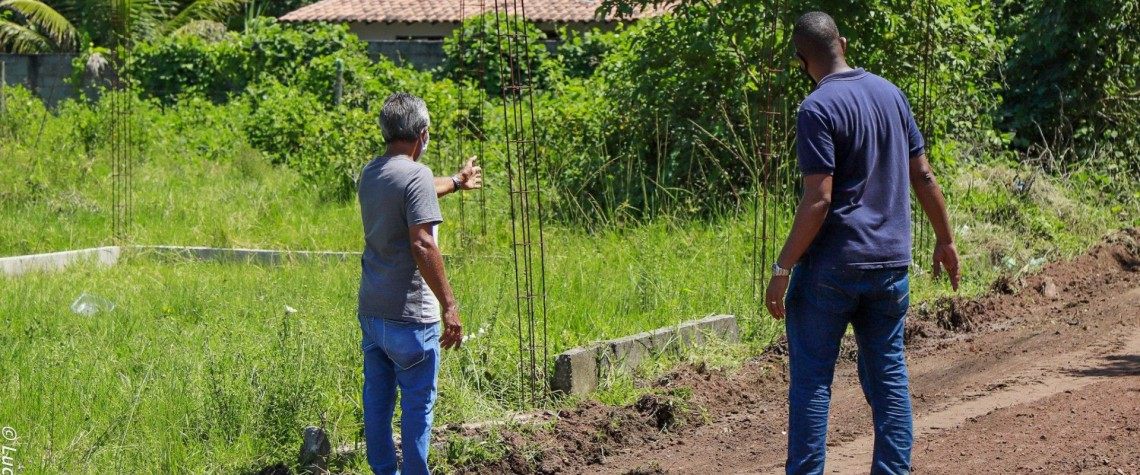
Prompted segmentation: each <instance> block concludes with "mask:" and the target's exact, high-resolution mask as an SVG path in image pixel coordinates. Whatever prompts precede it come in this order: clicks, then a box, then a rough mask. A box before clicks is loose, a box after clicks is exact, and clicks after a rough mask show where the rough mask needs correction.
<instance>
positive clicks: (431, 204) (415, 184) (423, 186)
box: [404, 167, 443, 227]
mask: <svg viewBox="0 0 1140 475" xmlns="http://www.w3.org/2000/svg"><path fill="white" fill-rule="evenodd" d="M404 216H405V217H406V218H407V220H408V227H412V226H415V225H417V224H426V223H431V224H439V223H441V222H443V213H441V212H440V210H439V198H437V197H436V196H435V180H434V178H433V177H432V175H431V170H429V169H428V168H427V167H420V168H419V169H418V170H416V173H415V176H413V177H412V181H411V182H410V183H408V188H407V191H406V192H405V196H404Z"/></svg>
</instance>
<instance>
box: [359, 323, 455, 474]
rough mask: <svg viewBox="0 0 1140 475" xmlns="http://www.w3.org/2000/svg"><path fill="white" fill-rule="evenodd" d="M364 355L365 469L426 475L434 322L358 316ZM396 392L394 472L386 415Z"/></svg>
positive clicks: (435, 359) (435, 361) (435, 357)
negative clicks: (399, 457) (400, 458)
mask: <svg viewBox="0 0 1140 475" xmlns="http://www.w3.org/2000/svg"><path fill="white" fill-rule="evenodd" d="M360 330H361V333H362V334H363V337H362V338H361V342H360V345H361V349H362V350H364V401H363V402H364V443H365V448H366V450H367V452H368V465H369V466H370V467H372V471H373V472H374V473H377V474H381V475H392V474H396V473H403V475H421V474H422V475H426V474H428V473H430V471H429V470H428V465H427V461H428V448H429V447H430V444H431V421H432V409H433V408H434V406H435V397H436V376H437V375H438V373H439V323H438V322H437V323H407V322H397V321H392V320H385V319H383V318H376V317H360ZM397 387H398V388H399V389H400V435H401V440H400V449H401V451H402V452H403V454H404V466H403V469H402V470H400V471H397V469H396V446H395V443H394V442H393V440H392V415H393V413H394V412H395V410H396V388H397Z"/></svg>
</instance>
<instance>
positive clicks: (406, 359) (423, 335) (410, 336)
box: [381, 320, 435, 370]
mask: <svg viewBox="0 0 1140 475" xmlns="http://www.w3.org/2000/svg"><path fill="white" fill-rule="evenodd" d="M383 325H384V331H383V333H384V336H383V338H382V339H383V342H382V343H381V345H382V346H383V347H384V353H385V354H386V355H388V358H389V359H391V360H392V362H393V363H395V365H396V367H398V368H399V369H405V370H406V369H409V368H411V367H413V366H415V365H417V364H420V363H422V362H423V361H424V359H426V358H427V351H428V344H429V342H430V340H431V338H432V337H433V332H434V331H435V330H434V327H435V324H422V323H411V322H396V321H390V320H384V323H383Z"/></svg>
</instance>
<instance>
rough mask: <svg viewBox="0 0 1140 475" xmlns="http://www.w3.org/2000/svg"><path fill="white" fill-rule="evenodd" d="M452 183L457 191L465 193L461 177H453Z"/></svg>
mask: <svg viewBox="0 0 1140 475" xmlns="http://www.w3.org/2000/svg"><path fill="white" fill-rule="evenodd" d="M451 183H452V184H453V185H455V191H463V186H462V185H463V182H462V181H460V180H459V175H451Z"/></svg>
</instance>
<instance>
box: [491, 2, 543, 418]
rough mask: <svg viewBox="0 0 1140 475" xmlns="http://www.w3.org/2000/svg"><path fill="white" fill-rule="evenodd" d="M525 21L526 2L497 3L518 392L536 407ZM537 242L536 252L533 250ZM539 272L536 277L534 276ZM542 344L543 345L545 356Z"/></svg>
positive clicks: (536, 210) (539, 367)
mask: <svg viewBox="0 0 1140 475" xmlns="http://www.w3.org/2000/svg"><path fill="white" fill-rule="evenodd" d="M525 18H526V11H525V4H524V3H523V1H522V0H502V3H501V4H500V2H499V0H495V23H496V24H495V35H496V40H497V41H496V43H497V45H498V46H497V50H498V52H499V57H500V61H499V72H500V81H501V82H502V84H500V86H501V93H502V96H503V97H502V100H503V125H504V138H505V140H504V144H505V149H506V154H505V158H506V160H505V165H506V170H507V183H508V195H509V197H510V200H511V206H510V210H511V214H510V219H511V250H512V253H511V255H512V260H513V263H514V269H515V314H516V330H517V332H518V338H517V342H518V350H519V354H518V365H519V366H518V377H519V393H520V395H521V401H520V402H521V403H524V404H525V403H528V402H529V403H530V404H531V405H538V404H540V403H541V402H543V401H545V399H546V394H547V392H546V380H547V368H546V362H547V359H548V356H549V355H548V353H547V351H548V350H547V321H546V278H545V273H546V261H545V248H546V244H545V239H544V238H543V233H544V229H543V218H544V216H543V209H542V195H541V186H540V184H541V183H540V180H541V174H540V173H539V169H538V167H539V166H540V161H539V148H538V141H537V135H536V134H537V132H536V130H535V127H536V124H537V116H536V114H535V112H534V93H533V86H532V84H530V82H531V81H532V80H533V70H534V69H533V68H534V64H533V59H532V58H531V57H530V52H529V49H528V48H529V46H530V45H529V42H528V41H529V40H528V38H527V37H526V32H525V30H523V28H524V26H525V24H524V23H523V22H525ZM504 21H505V22H506V25H505V26H504V25H503V22H504ZM504 29H505V30H506V32H505V33H504ZM504 40H505V41H504ZM504 43H505V44H504ZM535 214H536V215H537V216H535ZM535 219H537V221H535ZM536 241H537V243H538V249H537V250H536V249H535V246H534V245H535V243H536ZM536 253H537V256H536V255H535V254H536ZM536 259H537V262H536ZM536 272H537V273H538V276H536V275H535V273H536ZM540 319H541V321H539V320H540ZM539 345H542V349H541V352H540V351H539V349H538V346H539ZM540 354H541V356H540Z"/></svg>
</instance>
